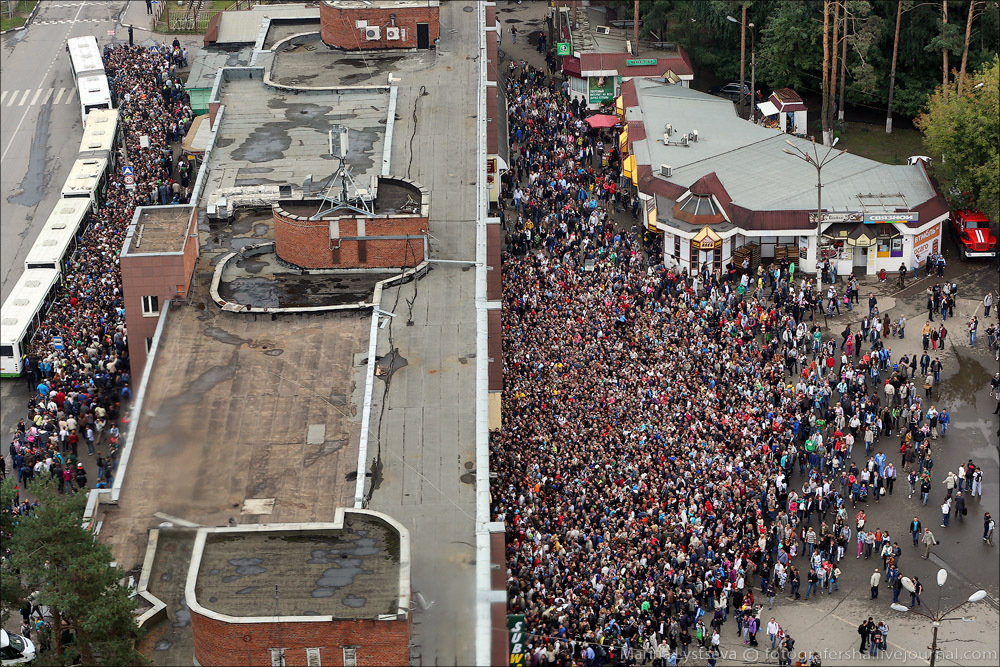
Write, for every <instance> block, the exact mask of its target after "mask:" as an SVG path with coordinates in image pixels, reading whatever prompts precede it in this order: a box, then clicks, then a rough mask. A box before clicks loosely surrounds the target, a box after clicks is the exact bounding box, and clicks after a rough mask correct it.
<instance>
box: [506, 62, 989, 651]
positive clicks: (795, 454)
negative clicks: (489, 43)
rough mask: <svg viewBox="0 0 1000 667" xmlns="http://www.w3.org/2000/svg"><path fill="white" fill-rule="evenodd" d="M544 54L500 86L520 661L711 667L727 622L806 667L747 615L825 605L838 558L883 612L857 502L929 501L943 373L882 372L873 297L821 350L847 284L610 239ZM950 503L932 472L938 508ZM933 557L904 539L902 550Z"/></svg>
mask: <svg viewBox="0 0 1000 667" xmlns="http://www.w3.org/2000/svg"><path fill="white" fill-rule="evenodd" d="M549 62H550V68H549V72H545V71H543V70H540V69H537V68H534V67H533V66H531V65H530V64H528V63H520V64H518V63H514V62H512V63H511V64H510V66H509V69H507V70H506V79H505V82H504V85H505V92H506V101H507V108H508V123H509V128H510V131H509V134H510V165H511V168H510V171H509V172H508V173H507V175H506V176H507V177H506V178H505V179H504V181H503V186H504V188H503V194H502V197H503V201H502V203H501V209H502V221H503V225H504V229H505V231H506V250H505V254H504V258H503V266H504V269H503V270H504V296H503V300H504V304H503V305H504V308H503V339H504V346H505V347H504V374H505V386H504V408H503V409H504V428H503V429H502V430H501V431H498V432H496V433H494V434H493V436H492V440H491V462H492V466H493V467H494V469H495V471H496V473H497V479H496V480H495V482H494V483H493V485H492V489H493V491H492V493H493V497H492V512H493V516H494V520H497V521H504V522H505V523H506V525H507V592H508V612H509V613H511V614H523V615H524V616H525V627H526V628H528V631H529V633H531V638H532V642H531V647H530V664H532V665H537V664H541V665H553V664H558V665H569V664H587V665H600V664H637V663H638V664H647V663H649V662H652V663H653V664H654V665H658V666H664V665H668V664H675V663H676V662H677V661H678V660H683V659H684V658H685V656H687V655H689V652H690V651H692V650H695V649H698V650H701V651H703V653H702V656H703V657H704V658H705V659H707V660H708V662H709V664H714V662H715V661H716V660H717V659H718V657H719V655H720V651H721V648H720V647H721V646H722V644H723V640H722V638H721V635H722V630H723V625H724V624H725V623H726V621H727V620H731V619H732V618H733V617H735V621H736V623H735V624H736V626H737V627H736V632H737V633H738V634H739V636H740V637H741V638H742V641H743V643H744V644H745V645H748V646H757V641H758V640H757V639H756V634H757V632H758V630H760V629H761V628H762V626H764V627H766V628H767V634H768V636H769V639H770V648H771V649H773V651H774V655H775V656H776V658H777V660H778V663H779V664H791V662H792V660H795V659H797V664H817V663H818V662H819V661H820V658H819V656H818V654H812V655H808V656H807V655H806V653H805V652H800V654H798V655H797V652H796V651H794V650H793V649H794V645H795V640H794V639H793V638H791V637H790V636H789V635H788V634H787V633H786V632H785V631H784V630H783V629H781V628H780V626H778V625H777V623H776V622H774V619H772V623H773V625H772V624H767V623H765V622H764V621H762V619H761V613H762V610H763V607H764V606H765V605H767V606H768V607H769V608H770V607H771V606H773V602H774V598H775V596H776V595H788V596H790V597H792V598H794V599H799V598H800V597H801V596H802V594H801V592H800V591H801V589H802V588H803V587H804V588H805V593H804V597H805V599H809V598H810V597H811V596H814V595H823V594H828V595H836V594H837V591H838V590H839V584H838V580H839V579H840V577H841V568H842V567H850V566H849V565H848V564H847V563H848V562H849V561H853V560H856V559H861V558H865V559H872V558H873V557H874V559H879V558H881V559H882V563H881V570H882V572H884V577H883V574H882V572H879V570H878V568H876V571H875V572H874V574H873V576H872V584H871V585H872V595H873V596H876V595H877V593H878V590H879V588H880V587H887V588H888V589H889V590H892V591H893V594H894V599H895V598H898V596H899V594H900V590H901V577H900V567H901V560H902V555H903V549H902V548H901V547H900V546H899V542H898V541H897V539H896V538H897V535H896V534H893V535H892V536H890V531H889V530H886V529H884V528H880V527H876V526H872V525H870V524H869V523H868V521H867V517H866V515H865V512H864V509H865V507H866V506H867V503H869V502H871V503H872V504H874V503H878V502H881V500H883V499H885V498H886V497H887V496H891V495H893V493H894V492H895V493H896V495H897V496H898V495H899V494H900V488H899V486H896V481H897V479H905V480H907V481H908V483H909V490H910V494H911V495H912V494H913V493H915V492H916V491H917V489H918V488H919V489H920V492H921V493H923V494H924V498H925V499H926V498H927V495H928V494H929V491H930V488H931V484H932V474H933V473H934V472H935V471H934V461H933V457H932V456H931V442H932V441H933V440H935V439H936V438H939V437H943V436H944V434H945V432H946V430H947V425H948V423H949V422H950V420H949V418H948V415H947V411H946V410H944V409H941V410H939V409H938V408H937V407H936V406H935V405H934V404H933V400H932V393H933V387H934V386H935V385H937V384H938V383H939V382H940V368H941V361H940V359H934V360H932V359H931V358H930V356H929V355H926V354H925V355H923V357H924V358H920V359H918V358H917V355H913V356H912V357H910V356H908V355H902V356H901V357H900V358H894V357H893V355H892V351H891V347H890V346H891V345H892V339H893V338H894V337H896V336H898V337H899V338H902V337H903V336H904V335H905V320H903V321H902V323H900V322H891V321H890V320H889V318H888V316H882V315H881V314H880V313H879V310H878V304H877V299H876V298H875V296H874V295H871V297H870V299H869V303H868V306H869V308H868V311H867V313H868V314H867V316H865V317H864V319H863V322H862V327H861V330H859V331H853V330H852V329H851V328H850V327H847V328H846V329H845V330H844V331H843V332H842V337H841V339H840V340H837V339H836V337H835V336H834V337H824V335H823V332H822V329H821V328H820V327H819V326H817V324H818V323H819V320H818V319H817V318H822V316H823V312H824V307H823V301H824V297H825V298H826V299H827V301H828V306H829V302H830V301H832V302H834V303H836V304H837V305H838V308H837V310H838V312H839V305H841V304H843V305H845V306H851V307H853V305H854V304H855V303H858V304H860V301H861V297H860V296H859V294H858V288H857V281H856V280H854V279H853V277H852V278H851V279H848V281H847V284H848V286H849V289H848V290H847V294H846V295H844V296H846V297H847V300H846V303H845V302H844V301H842V295H837V294H836V292H835V290H834V289H833V288H832V287H831V288H830V290H829V291H828V292H826V293H824V292H819V293H817V291H816V290H814V289H813V286H812V284H811V280H809V279H803V278H802V277H799V278H798V279H796V276H795V275H794V273H793V267H792V266H791V265H790V264H789V263H788V262H784V263H776V264H774V265H772V266H771V267H770V268H768V269H767V270H764V269H763V267H762V268H761V269H758V270H757V271H756V272H754V271H753V270H752V269H743V267H733V266H730V267H727V268H726V269H725V270H721V271H720V270H715V269H714V268H713V267H712V266H710V265H708V266H706V265H702V266H700V267H698V268H697V269H696V270H692V271H689V270H687V269H686V268H685V269H682V270H679V269H678V268H677V266H666V265H664V264H663V258H662V255H661V254H659V253H658V252H656V251H655V250H653V248H652V247H650V246H647V243H646V241H645V240H644V238H643V236H642V232H641V231H637V229H636V227H635V226H632V227H631V229H627V228H623V226H622V225H621V224H619V225H617V226H616V224H615V213H616V212H619V211H621V212H624V213H626V214H627V212H628V211H629V210H630V209H631V211H632V216H633V219H634V218H635V217H636V210H637V206H636V202H634V201H632V200H630V198H629V196H628V195H627V194H626V193H623V192H621V191H618V192H616V191H615V189H614V184H615V183H616V181H617V173H618V171H617V166H618V165H619V164H620V162H621V155H620V154H619V152H618V151H619V149H618V146H617V143H618V142H617V137H616V136H615V135H614V134H611V133H606V134H603V133H604V132H605V131H602V130H594V129H591V127H590V126H589V125H588V124H587V123H586V120H585V116H586V113H587V112H586V109H585V105H583V104H580V103H578V102H576V101H574V100H571V96H570V93H569V89H568V86H567V84H566V83H561V82H560V80H559V79H558V78H555V77H552V76H550V74H551V72H552V71H553V64H554V63H552V61H551V60H550V61H549ZM611 113H613V112H611ZM613 132H617V131H613ZM627 226H628V222H626V223H625V225H624V227H627ZM647 250H650V251H651V252H647ZM852 285H853V286H854V289H853V290H852V289H850V286H852ZM831 309H832V306H831ZM830 314H831V315H832V310H831V313H830ZM925 361H926V363H925ZM918 364H919V366H920V371H921V372H920V373H919V374H918V373H917V367H918ZM921 388H923V390H924V391H923V392H922V391H921ZM897 453H898V455H899V458H898V459H895V455H896V454H897ZM890 458H892V459H895V461H894V460H890ZM896 461H898V463H896ZM970 471H971V472H970ZM937 472H940V471H937ZM961 474H962V476H963V483H965V482H968V483H970V484H971V483H973V481H974V480H981V476H982V471H981V470H980V469H979V468H978V467H977V466H976V465H975V464H974V463H973V462H972V461H970V462H969V464H967V466H963V469H962V470H961ZM952 475H954V473H952ZM948 479H949V480H951V477H950V476H949V478H948ZM938 487H939V488H940V484H938ZM970 488H972V487H971V486H970ZM976 488H979V489H981V486H980V487H976ZM960 491H961V489H960V487H959V486H958V484H957V482H955V481H952V482H950V484H949V486H948V487H947V498H948V500H947V502H949V503H953V502H955V501H956V500H957V499H958V498H959V497H960V496H961V492H960ZM966 493H968V492H966ZM980 493H981V491H980ZM956 494H957V495H956ZM969 500H970V501H971V499H969ZM962 502H963V505H962V506H963V508H965V504H964V502H965V501H964V500H963V501H962ZM859 504H860V505H861V510H860V511H858V510H857V506H858V505H859ZM951 507H952V505H950V504H949V509H950V508H951ZM963 512H964V510H963ZM986 519H987V521H989V520H990V519H989V516H988V515H987V517H986ZM918 524H919V522H918ZM893 532H894V533H895V531H893ZM984 537H985V536H984ZM854 539H856V540H857V542H856V543H857V552H856V554H855V553H851V552H852V551H853V549H851V548H850V547H851V546H853V544H854V542H853V541H852V540H854ZM934 543H935V540H934V537H933V534H932V533H931V532H930V530H929V528H928V529H923V528H922V527H921V526H919V525H918V526H917V532H916V533H915V534H914V537H913V545H914V546H917V545H918V544H921V545H922V546H923V547H924V554H923V555H924V556H926V555H927V554H928V553H929V551H930V548H931V546H932V545H933V544H934ZM850 555H855V556H856V559H850V558H849V556H850ZM845 559H847V560H845ZM914 581H915V582H916V585H917V586H919V585H920V584H919V580H918V579H916V578H914ZM918 604H920V598H919V594H914V595H912V599H911V605H918ZM887 632H888V626H887V625H886V624H885V623H884V621H881V622H880V621H877V620H873V619H870V620H869V621H866V622H864V623H862V625H861V627H859V634H861V636H862V640H863V641H862V644H863V649H864V650H865V651H870V652H871V654H872V655H875V654H877V653H878V652H879V651H885V650H886V634H887Z"/></svg>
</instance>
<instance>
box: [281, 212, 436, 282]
mask: <svg viewBox="0 0 1000 667" xmlns="http://www.w3.org/2000/svg"><path fill="white" fill-rule="evenodd" d="M358 221H359V218H339V219H338V220H337V225H336V226H337V227H338V228H339V230H338V232H337V234H336V238H333V239H331V238H330V221H329V220H304V219H300V218H298V217H297V216H294V215H291V214H288V213H286V212H285V211H283V210H282V209H280V208H277V207H276V208H275V209H274V242H275V246H274V247H275V252H276V253H277V255H278V257H280V258H281V259H282V260H283V261H286V262H288V263H290V264H294V265H295V266H299V267H302V268H304V269H327V268H345V269H357V268H397V267H400V266H416V265H417V264H419V263H420V262H422V261H423V260H424V239H423V238H422V237H423V235H425V234H426V233H427V218H425V217H422V216H405V215H398V216H391V217H390V216H382V217H375V218H364V233H363V234H361V233H359V227H358ZM406 235H409V236H412V237H413V238H411V239H409V240H407V239H379V238H367V239H365V240H363V241H361V240H346V239H344V237H351V236H365V237H379V236H406Z"/></svg>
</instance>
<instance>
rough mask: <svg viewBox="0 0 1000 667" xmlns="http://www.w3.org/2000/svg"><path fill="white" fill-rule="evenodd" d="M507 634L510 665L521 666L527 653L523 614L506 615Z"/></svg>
mask: <svg viewBox="0 0 1000 667" xmlns="http://www.w3.org/2000/svg"><path fill="white" fill-rule="evenodd" d="M507 634H508V635H509V636H510V664H511V665H521V666H523V665H524V664H525V657H526V656H527V653H528V648H527V641H526V640H527V633H526V632H525V631H524V614H507Z"/></svg>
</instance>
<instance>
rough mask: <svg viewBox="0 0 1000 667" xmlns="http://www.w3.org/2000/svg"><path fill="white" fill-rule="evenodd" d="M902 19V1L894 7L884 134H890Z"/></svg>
mask: <svg viewBox="0 0 1000 667" xmlns="http://www.w3.org/2000/svg"><path fill="white" fill-rule="evenodd" d="M902 17H903V0H899V2H898V3H897V5H896V38H895V39H894V40H893V42H892V69H891V70H890V72H889V106H888V107H887V108H886V111H885V133H886V134H892V94H893V92H894V91H895V89H896V56H897V55H898V54H899V20H900V19H901V18H902Z"/></svg>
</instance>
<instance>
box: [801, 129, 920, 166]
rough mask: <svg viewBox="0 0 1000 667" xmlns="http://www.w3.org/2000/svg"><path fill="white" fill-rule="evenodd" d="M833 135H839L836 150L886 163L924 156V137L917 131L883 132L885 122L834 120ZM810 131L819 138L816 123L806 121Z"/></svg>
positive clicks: (903, 161)
mask: <svg viewBox="0 0 1000 667" xmlns="http://www.w3.org/2000/svg"><path fill="white" fill-rule="evenodd" d="M835 127H836V128H837V129H836V130H835V132H834V136H835V137H840V142H839V143H838V144H837V149H838V150H840V149H843V150H846V151H850V152H851V153H854V154H855V155H860V156H861V157H866V158H869V159H871V160H877V161H878V162H882V163H885V164H906V159H907V158H908V157H910V156H911V155H926V154H927V149H926V148H925V147H924V138H923V135H921V134H920V132H918V131H917V130H910V129H905V128H899V127H894V128H892V134H886V133H885V125H869V124H867V123H850V122H845V123H837V124H836V125H835ZM809 130H810V132H811V133H812V134H813V135H814V136H815V137H816V140H817V141H819V139H820V137H821V136H822V134H823V132H822V129H821V128H820V124H819V123H809Z"/></svg>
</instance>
